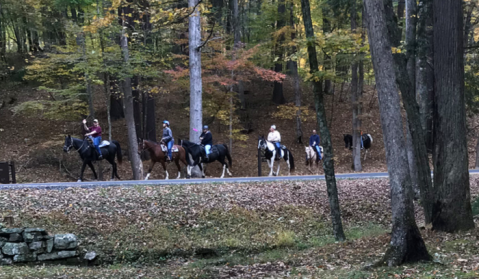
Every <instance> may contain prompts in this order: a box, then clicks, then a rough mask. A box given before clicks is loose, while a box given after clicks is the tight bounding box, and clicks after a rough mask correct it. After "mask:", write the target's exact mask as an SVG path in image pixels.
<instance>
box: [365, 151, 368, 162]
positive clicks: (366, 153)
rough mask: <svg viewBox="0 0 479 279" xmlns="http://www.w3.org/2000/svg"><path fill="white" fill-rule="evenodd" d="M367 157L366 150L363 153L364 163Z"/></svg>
mask: <svg viewBox="0 0 479 279" xmlns="http://www.w3.org/2000/svg"><path fill="white" fill-rule="evenodd" d="M367 156H368V150H367V149H366V151H364V161H366V157H367Z"/></svg>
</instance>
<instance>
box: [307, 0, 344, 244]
mask: <svg viewBox="0 0 479 279" xmlns="http://www.w3.org/2000/svg"><path fill="white" fill-rule="evenodd" d="M301 10H302V13H303V21H304V29H305V31H306V38H308V39H313V38H314V30H313V22H312V20H311V8H310V5H309V0H301ZM308 57H309V65H310V73H311V74H314V73H316V72H317V71H318V70H319V63H318V58H317V54H316V46H315V45H313V44H308ZM313 87H314V103H315V106H316V121H317V122H318V126H319V129H318V130H319V132H320V135H321V140H322V143H323V148H324V159H323V169H324V173H325V175H326V185H327V189H328V197H329V205H330V207H331V221H332V223H333V232H334V236H335V238H336V240H337V241H344V240H345V239H346V236H345V235H344V231H343V224H342V221H341V210H340V206H339V198H338V188H337V186H336V176H335V174H334V161H333V148H332V144H331V134H330V132H329V129H328V125H327V120H326V110H325V108H324V101H323V98H324V96H323V84H322V82H321V81H314V82H313Z"/></svg>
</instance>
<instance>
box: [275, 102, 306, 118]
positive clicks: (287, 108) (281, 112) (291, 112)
mask: <svg viewBox="0 0 479 279" xmlns="http://www.w3.org/2000/svg"><path fill="white" fill-rule="evenodd" d="M298 109H299V110H300V111H301V121H303V122H305V121H308V119H311V117H312V116H314V113H313V112H312V111H310V110H309V109H308V107H307V106H304V107H297V106H295V105H294V103H289V104H286V105H279V106H278V110H277V111H276V112H274V113H273V115H272V116H273V117H274V118H279V119H288V120H291V119H294V118H296V115H297V113H298Z"/></svg>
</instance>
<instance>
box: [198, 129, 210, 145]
mask: <svg viewBox="0 0 479 279" xmlns="http://www.w3.org/2000/svg"><path fill="white" fill-rule="evenodd" d="M200 138H203V139H202V140H201V144H202V145H213V135H212V134H211V132H210V131H207V132H206V133H205V132H203V133H202V134H201V136H200Z"/></svg>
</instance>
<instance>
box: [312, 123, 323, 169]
mask: <svg viewBox="0 0 479 279" xmlns="http://www.w3.org/2000/svg"><path fill="white" fill-rule="evenodd" d="M320 142H321V139H320V138H319V135H318V134H317V133H316V130H313V134H312V135H311V137H310V138H309V146H311V147H312V148H313V150H314V151H315V152H316V154H318V156H317V157H316V158H317V159H316V161H319V160H321V159H322V158H321V150H320V149H319V143H320Z"/></svg>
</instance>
